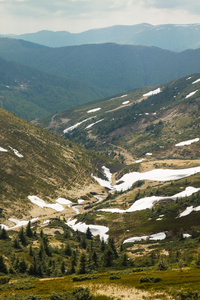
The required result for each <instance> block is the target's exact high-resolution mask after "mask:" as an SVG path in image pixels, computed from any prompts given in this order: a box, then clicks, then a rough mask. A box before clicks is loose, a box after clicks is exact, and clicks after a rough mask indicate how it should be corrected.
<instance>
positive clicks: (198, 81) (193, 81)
mask: <svg viewBox="0 0 200 300" xmlns="http://www.w3.org/2000/svg"><path fill="white" fill-rule="evenodd" d="M190 78H191V77H190ZM199 81H200V78H199V79H197V80H195V81H193V82H192V84H195V83H197V82H199Z"/></svg>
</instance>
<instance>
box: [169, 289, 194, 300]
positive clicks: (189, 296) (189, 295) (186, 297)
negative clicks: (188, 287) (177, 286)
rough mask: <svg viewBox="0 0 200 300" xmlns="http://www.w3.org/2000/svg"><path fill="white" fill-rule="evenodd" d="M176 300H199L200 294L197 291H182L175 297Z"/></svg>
mask: <svg viewBox="0 0 200 300" xmlns="http://www.w3.org/2000/svg"><path fill="white" fill-rule="evenodd" d="M174 299H175V300H199V299H200V294H199V293H198V292H197V291H180V292H177V293H176V294H175V295H174Z"/></svg>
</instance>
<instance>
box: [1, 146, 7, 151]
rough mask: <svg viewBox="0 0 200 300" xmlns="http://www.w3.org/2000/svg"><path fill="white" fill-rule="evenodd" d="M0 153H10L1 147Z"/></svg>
mask: <svg viewBox="0 0 200 300" xmlns="http://www.w3.org/2000/svg"><path fill="white" fill-rule="evenodd" d="M0 152H8V150H6V149H5V148H2V147H0Z"/></svg>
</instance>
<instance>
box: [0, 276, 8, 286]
mask: <svg viewBox="0 0 200 300" xmlns="http://www.w3.org/2000/svg"><path fill="white" fill-rule="evenodd" d="M9 281H10V277H8V276H0V284H6V283H8V282H9Z"/></svg>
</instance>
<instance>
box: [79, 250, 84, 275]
mask: <svg viewBox="0 0 200 300" xmlns="http://www.w3.org/2000/svg"><path fill="white" fill-rule="evenodd" d="M78 273H79V274H85V273H86V257H85V253H82V254H81V257H80V262H79V269H78Z"/></svg>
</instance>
